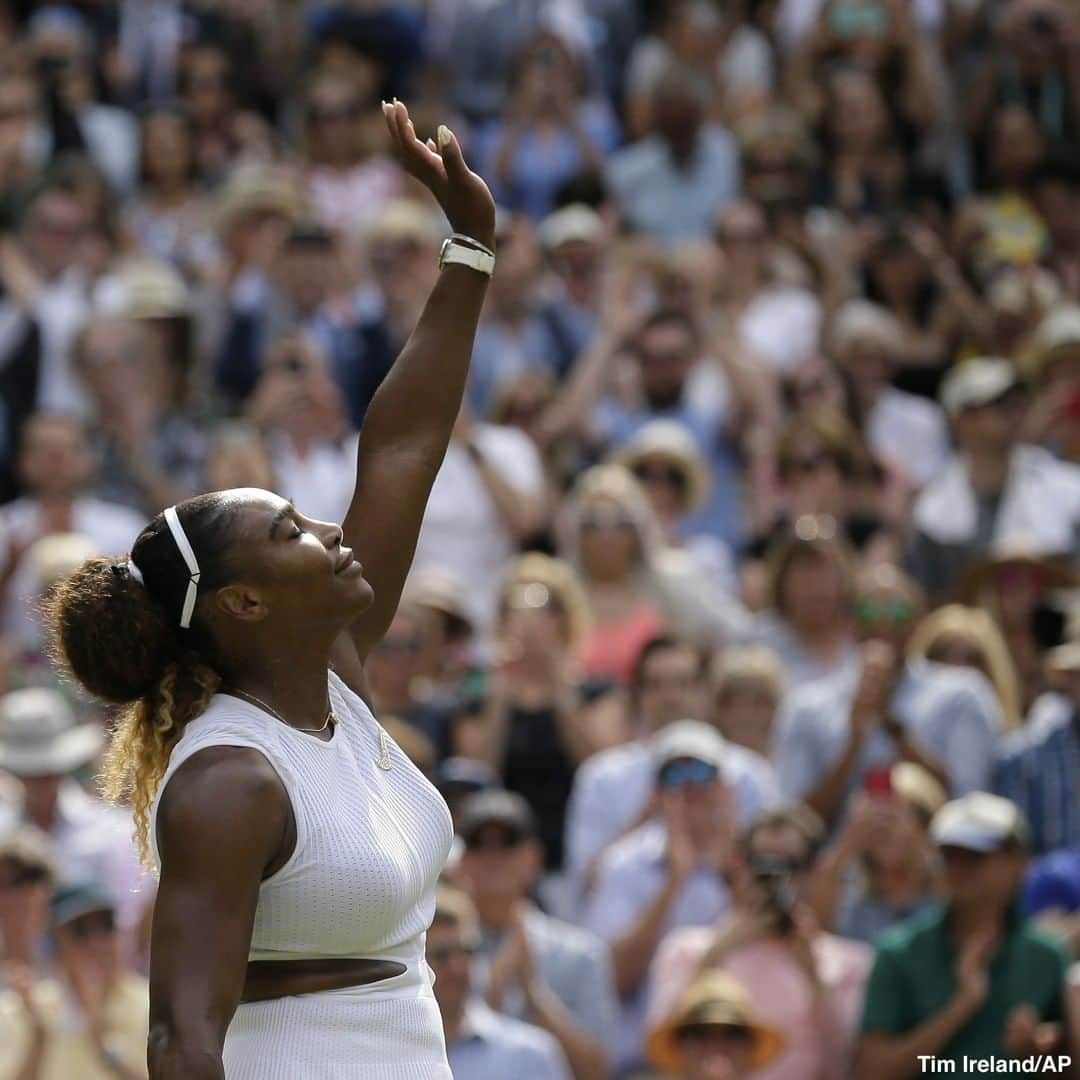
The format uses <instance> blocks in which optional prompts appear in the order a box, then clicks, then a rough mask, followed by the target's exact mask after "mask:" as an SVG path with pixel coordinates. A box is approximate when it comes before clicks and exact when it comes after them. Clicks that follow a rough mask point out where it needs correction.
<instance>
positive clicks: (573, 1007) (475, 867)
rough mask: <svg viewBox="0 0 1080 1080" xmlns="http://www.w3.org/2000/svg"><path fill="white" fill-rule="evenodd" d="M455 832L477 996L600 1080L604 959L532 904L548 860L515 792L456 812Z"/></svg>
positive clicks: (606, 1014) (482, 798) (611, 1010)
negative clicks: (550, 1040)
mask: <svg viewBox="0 0 1080 1080" xmlns="http://www.w3.org/2000/svg"><path fill="white" fill-rule="evenodd" d="M458 833H459V835H460V837H461V839H462V842H463V845H464V849H463V851H462V854H461V859H460V862H459V864H458V867H457V869H456V871H455V879H456V881H457V882H458V883H459V884H460V885H461V887H462V888H463V889H464V890H465V892H466V893H467V894H468V895H469V897H470V899H471V900H472V902H473V904H474V905H475V907H476V923H477V937H476V960H475V962H474V965H473V985H474V987H475V988H476V989H477V991H478V992H479V993H481V994H482V995H483V997H484V999H485V1000H486V1002H487V1004H488V1005H489V1006H490V1007H491V1008H492V1009H494V1010H496V1011H497V1012H499V1013H502V1014H507V1015H510V1016H515V1017H520V1018H523V1019H526V1020H529V1021H530V1022H531V1023H534V1024H537V1025H538V1026H540V1027H542V1028H543V1029H544V1030H545V1031H548V1032H550V1033H551V1034H552V1035H553V1036H554V1037H555V1039H556V1040H557V1042H558V1043H559V1045H560V1046H561V1047H562V1050H563V1052H564V1053H565V1055H566V1058H567V1060H568V1061H569V1063H570V1068H571V1071H572V1072H573V1074H574V1076H575V1077H576V1078H577V1080H591V1078H593V1077H600V1076H604V1075H606V1074H607V1069H608V1049H609V1043H610V1042H611V1037H612V1030H613V1029H614V1027H615V1022H616V1018H617V1015H618V1006H617V1004H616V1000H615V989H614V984H613V981H612V973H611V956H610V952H609V950H608V947H607V946H606V945H605V944H603V943H602V942H601V941H600V940H599V939H598V938H597V937H595V936H594V935H593V934H591V933H589V932H588V931H586V930H583V929H581V928H579V927H576V926H572V925H570V924H569V923H566V922H563V921H562V920H561V919H557V918H554V917H553V916H551V915H549V914H546V913H545V912H543V911H541V910H540V908H539V907H537V905H536V904H535V903H533V902H532V900H531V899H530V896H531V894H532V893H533V890H534V888H535V887H536V885H537V882H538V880H539V876H540V872H541V870H542V868H543V859H544V851H543V843H542V840H541V838H540V835H539V833H538V822H537V819H536V817H535V816H534V814H533V812H532V811H531V810H530V809H529V806H528V804H527V803H526V802H525V801H524V799H522V798H521V796H519V795H516V794H514V793H512V792H507V791H485V792H481V793H479V794H476V795H472V796H470V797H469V798H468V799H467V800H466V801H465V802H464V803H463V804H462V807H461V811H460V815H459V819H458ZM463 1075H468V1076H471V1075H472V1074H471V1073H466V1074H463Z"/></svg>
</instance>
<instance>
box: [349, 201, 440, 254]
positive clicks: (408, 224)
mask: <svg viewBox="0 0 1080 1080" xmlns="http://www.w3.org/2000/svg"><path fill="white" fill-rule="evenodd" d="M442 236H443V228H442V225H441V223H440V221H439V216H438V215H437V214H436V213H435V211H433V210H432V209H431V208H430V207H428V206H427V205H426V204H425V203H422V202H419V201H418V200H416V199H404V198H399V199H392V200H391V201H390V202H389V203H387V204H386V206H385V207H384V208H383V209H382V211H381V212H380V214H379V216H378V217H377V218H375V220H374V221H373V222H372V224H371V226H370V228H369V229H368V230H367V239H368V240H371V241H377V240H412V241H415V242H417V243H420V244H429V245H435V246H438V244H439V242H440V241H441V239H442Z"/></svg>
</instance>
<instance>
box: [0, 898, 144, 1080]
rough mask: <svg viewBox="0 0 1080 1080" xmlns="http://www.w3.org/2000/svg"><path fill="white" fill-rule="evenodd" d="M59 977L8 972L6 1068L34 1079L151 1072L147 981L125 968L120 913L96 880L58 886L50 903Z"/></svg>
mask: <svg viewBox="0 0 1080 1080" xmlns="http://www.w3.org/2000/svg"><path fill="white" fill-rule="evenodd" d="M49 912H50V917H51V923H52V936H53V941H54V944H55V948H56V960H57V972H56V975H55V976H49V977H44V978H36V979H35V978H34V977H33V976H32V975H31V973H30V972H29V971H27V970H25V969H23V970H18V969H16V970H13V971H11V972H10V973H9V983H10V985H9V988H8V989H7V990H5V991H4V992H3V993H2V994H0V1073H2V1074H3V1075H4V1076H13V1077H20V1078H22V1077H26V1078H31V1077H32V1078H34V1080H71V1078H72V1077H80V1078H83V1077H85V1078H86V1080H99V1078H100V1080H106V1078H109V1080H138V1078H140V1077H145V1076H146V1075H147V1071H146V1038H147V1029H148V1026H149V997H148V989H147V985H146V980H145V979H144V978H142V977H141V976H139V975H135V974H132V973H131V972H127V971H125V970H124V969H123V967H122V966H121V962H120V951H119V947H118V944H119V943H118V937H117V933H116V912H115V908H114V907H113V903H112V901H111V900H110V899H109V897H108V894H107V893H105V892H104V891H103V890H102V889H101V888H99V887H98V886H97V885H95V884H92V883H82V884H74V885H68V886H64V887H62V888H60V889H59V890H58V891H57V892H56V893H55V895H54V896H53V898H52V902H51V904H50V908H49Z"/></svg>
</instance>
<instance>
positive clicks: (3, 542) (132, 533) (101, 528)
mask: <svg viewBox="0 0 1080 1080" xmlns="http://www.w3.org/2000/svg"><path fill="white" fill-rule="evenodd" d="M145 524H146V519H145V518H144V517H143V516H142V515H141V514H139V513H137V512H136V511H135V510H132V509H131V508H130V507H127V506H119V505H118V504H116V503H108V502H103V501H102V500H101V499H94V498H91V497H89V496H84V497H82V498H78V499H76V500H75V504H74V506H73V507H72V511H71V531H72V532H76V533H80V534H81V535H83V536H85V537H87V538H88V539H89V540H90V541H91V543H92V544H93V545H94V547H95V548H96V549H97V550H98V551H99V552H100V553H101V554H103V555H117V556H122V555H125V554H126V553H127V552H129V551H130V550H131V545H132V543H133V542H134V540H135V537H137V536H138V535H139V533H140V532H142V529H143V526H144V525H145ZM41 532H42V523H41V506H40V504H39V503H38V501H37V500H36V499H32V498H28V497H23V498H21V499H16V500H15V501H14V502H10V503H8V504H7V505H6V506H3V507H0V565H2V564H5V563H6V561H7V559H8V558H9V552H10V550H11V545H12V544H13V543H14V544H15V545H16V546H19V545H22V544H25V543H26V542H28V541H32V540H35V539H37V538H38V537H39V536H40V535H41ZM39 591H40V582H38V581H36V580H35V579H34V570H33V568H32V567H31V566H30V565H29V562H28V560H26V559H23V560H22V561H21V562H20V564H19V567H18V569H16V571H15V573H14V575H13V577H12V579H11V582H10V584H9V586H8V592H7V597H6V599H5V601H4V604H3V607H2V609H0V632H3V633H5V634H11V635H12V636H13V637H14V638H15V639H16V640H17V641H18V642H20V644H22V645H24V646H26V647H28V648H33V647H35V646H36V645H37V643H38V642H39V640H40V637H39V634H40V631H39V629H38V623H37V620H36V619H35V617H34V614H33V610H32V606H31V605H32V604H33V602H34V601H35V600H36V599H37V597H38V594H39Z"/></svg>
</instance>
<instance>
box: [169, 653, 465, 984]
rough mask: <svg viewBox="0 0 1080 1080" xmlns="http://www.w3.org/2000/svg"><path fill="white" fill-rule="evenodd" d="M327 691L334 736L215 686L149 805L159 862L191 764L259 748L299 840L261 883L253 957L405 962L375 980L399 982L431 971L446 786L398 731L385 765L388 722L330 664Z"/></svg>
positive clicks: (446, 833) (449, 829)
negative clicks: (418, 762) (164, 806)
mask: <svg viewBox="0 0 1080 1080" xmlns="http://www.w3.org/2000/svg"><path fill="white" fill-rule="evenodd" d="M329 690H330V702H331V705H332V707H333V710H334V716H335V717H336V719H337V723H336V724H335V726H334V734H333V738H331V739H330V740H329V741H328V742H323V741H321V740H320V739H318V738H316V737H314V736H312V735H306V734H304V733H302V732H299V731H297V730H296V729H295V728H292V727H290V726H289V725H288V724H286V723H284V722H282V721H281V720H278V719H276V718H275V717H273V716H271V715H270V714H269V713H267V712H264V711H263V710H262V709H260V708H258V707H256V706H254V705H251V704H249V703H248V702H246V701H244V700H242V699H240V698H236V697H232V696H231V695H229V694H220V693H219V694H216V695H215V696H214V697H213V698H212V699H211V701H210V704H209V706H208V707H207V709H206V711H205V712H204V713H203V714H202V715H201V716H199V717H198V718H197V719H195V720H193V721H192V722H191V723H190V724H189V725H188V727H187V729H186V730H185V732H184V734H183V736H182V737H181V739H180V741H179V742H178V743H177V744H176V746H175V747H174V748H173V751H172V755H171V757H170V759H169V766H168V769H167V770H166V773H165V776H164V778H163V780H162V782H161V785H160V787H159V788H158V792H157V796H156V797H155V799H154V805H153V809H152V816H151V821H150V836H151V839H152V842H153V845H154V855H155V858H156V859H157V860H158V864H159V866H160V854H159V853H158V849H157V841H156V837H155V830H156V823H157V811H158V806H159V804H160V801H161V796H162V794H163V792H164V790H165V786H166V785H167V784H168V782H169V780H170V778H171V777H172V775H173V773H175V772H176V770H177V769H178V768H179V767H180V766H181V765H182V764H183V762H185V761H186V760H187V759H188V758H189V757H191V756H192V755H193V754H195V753H196V752H198V751H199V750H203V749H206V748H207V747H210V746H248V747H252V748H254V749H256V750H258V751H259V752H260V753H261V754H262V755H263V756H264V757H265V758H266V759H267V760H268V761H269V762H270V764H271V765H272V766H273V768H274V770H275V771H276V772H277V774H278V776H279V777H280V778H281V782H282V784H283V785H284V787H285V790H286V792H287V793H288V796H289V800H290V802H291V803H292V811H293V816H294V818H295V820H296V847H295V849H294V850H293V853H292V855H291V856H290V857H289V860H288V862H286V863H285V865H284V866H282V867H281V869H279V870H278V871H277V872H276V873H274V874H273V875H272V876H271V877H269V878H267V879H266V880H265V881H263V882H262V884H261V885H260V887H259V900H258V907H257V908H256V912H255V925H254V929H253V932H252V935H251V947H250V951H249V954H248V956H249V959H250V960H290V959H310V958H318V957H360V958H364V959H386V960H397V961H400V962H401V963H404V964H405V965H406V968H407V969H408V970H407V972H406V974H405V975H403V976H401V977H400V979H399V978H394V979H390V980H386V981H385V982H381V983H377V984H372V985H371V990H372V991H377V990H383V991H386V992H393V991H394V990H400V989H403V986H402V984H408V983H411V982H413V981H414V980H416V979H417V978H418V977H419V978H420V979H421V981H427V977H428V970H427V965H426V963H424V962H423V955H424V952H423V950H424V935H425V931H426V930H427V928H428V926H429V925H430V924H431V920H432V917H433V915H434V910H435V885H436V882H437V879H438V876H439V873H440V871H441V870H442V868H443V865H444V863H445V862H446V859H447V857H448V855H449V853H450V846H451V843H452V842H453V826H452V824H451V821H450V812H449V810H448V809H447V807H446V803H445V802H444V801H443V798H442V796H441V795H440V794H439V793H438V792H437V791H436V790H435V788H434V787H433V786H432V785H431V784H430V783H429V782H428V780H427V779H426V778H425V777H424V775H423V774H422V773H421V772H420V770H419V769H417V768H416V766H414V765H413V764H412V762H411V761H410V760H409V759H408V757H406V755H405V753H404V752H403V751H402V750H401V748H400V747H398V745H397V744H396V743H395V742H394V741H393V740H392V739H391V738H390V737H389V736H386V743H387V745H388V747H389V754H390V762H391V768H390V769H389V770H384V769H381V768H379V766H378V765H377V764H376V763H377V761H378V760H379V758H380V756H381V749H380V740H379V732H380V731H381V728H380V727H379V724H378V722H377V721H376V720H375V718H374V716H372V714H371V710H370V709H369V708H368V707H367V705H365V704H364V702H363V700H362V699H361V698H360V697H359V696H358V695H357V694H355V693H354V692H353V691H352V690H350V689H349V688H348V687H347V686H346V685H345V684H344V683H343V682H342V681H341V679H340V678H339V677H338V676H337V675H336V674H334V673H333V672H330V677H329ZM223 827H225V828H227V827H228V826H227V824H225V825H223Z"/></svg>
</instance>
